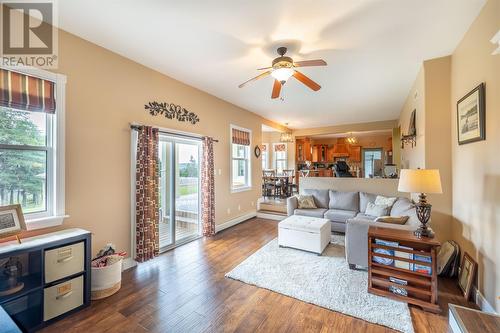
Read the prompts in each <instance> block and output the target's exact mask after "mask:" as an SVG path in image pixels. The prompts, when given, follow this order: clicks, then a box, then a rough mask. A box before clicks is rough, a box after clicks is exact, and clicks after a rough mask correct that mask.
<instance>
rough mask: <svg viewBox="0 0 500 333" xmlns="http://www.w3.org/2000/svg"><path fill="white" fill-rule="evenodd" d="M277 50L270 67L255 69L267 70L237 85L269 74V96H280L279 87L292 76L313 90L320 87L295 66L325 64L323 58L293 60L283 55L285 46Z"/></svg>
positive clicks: (243, 84)
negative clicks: (272, 79)
mask: <svg viewBox="0 0 500 333" xmlns="http://www.w3.org/2000/svg"><path fill="white" fill-rule="evenodd" d="M277 51H278V54H279V57H277V58H275V59H274V60H273V63H272V66H271V67H263V68H258V69H257V70H267V71H265V72H264V73H262V74H260V75H257V76H256V77H254V78H251V79H250V80H248V81H245V82H243V83H242V84H240V85H239V86H238V87H239V88H243V87H244V86H245V85H246V84H247V83H250V82H252V81H256V80H259V79H262V78H264V77H266V76H269V75H271V76H272V77H273V78H274V84H273V92H272V94H271V98H278V97H279V96H280V93H281V87H282V86H283V85H284V84H285V83H286V81H287V80H288V79H289V78H290V77H292V76H293V77H294V78H296V79H297V80H299V81H300V82H302V83H303V84H305V85H306V86H308V87H309V88H311V89H312V90H314V91H318V90H320V89H321V86H320V85H319V84H317V83H316V82H314V81H313V80H311V79H310V78H308V77H307V76H305V75H304V74H302V73H301V72H299V71H298V70H296V69H295V68H296V67H307V66H326V61H324V60H323V59H317V60H304V61H297V62H294V61H293V59H292V58H290V57H286V56H285V53H286V51H287V48H286V47H283V46H282V47H279V48H278V50H277Z"/></svg>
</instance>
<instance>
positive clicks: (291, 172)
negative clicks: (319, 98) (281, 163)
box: [283, 169, 298, 196]
mask: <svg viewBox="0 0 500 333" xmlns="http://www.w3.org/2000/svg"><path fill="white" fill-rule="evenodd" d="M283 175H285V176H287V178H288V184H287V189H286V194H287V196H292V195H293V193H294V192H296V193H298V186H297V184H296V183H295V181H294V180H295V169H287V170H283Z"/></svg>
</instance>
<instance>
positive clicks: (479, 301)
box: [472, 287, 496, 314]
mask: <svg viewBox="0 0 500 333" xmlns="http://www.w3.org/2000/svg"><path fill="white" fill-rule="evenodd" d="M473 288H474V289H473V290H472V293H473V295H474V302H475V303H476V305H477V306H479V308H480V309H481V311H484V312H488V313H494V314H496V311H495V308H493V306H492V305H491V304H490V303H489V302H488V301H487V300H486V298H485V297H484V295H483V294H481V292H480V291H479V289H477V288H476V287H473Z"/></svg>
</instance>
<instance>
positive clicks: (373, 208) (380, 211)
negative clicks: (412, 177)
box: [365, 202, 389, 217]
mask: <svg viewBox="0 0 500 333" xmlns="http://www.w3.org/2000/svg"><path fill="white" fill-rule="evenodd" d="M388 211H389V206H387V205H376V204H374V203H373V202H369V203H368V204H367V205H366V212H365V214H366V215H370V216H376V217H379V216H385V215H387V212H388Z"/></svg>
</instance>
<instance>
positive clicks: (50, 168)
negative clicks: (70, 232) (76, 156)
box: [0, 69, 65, 229]
mask: <svg viewBox="0 0 500 333" xmlns="http://www.w3.org/2000/svg"><path fill="white" fill-rule="evenodd" d="M0 71H1V73H0V74H1V76H2V79H4V80H3V81H2V82H9V84H5V85H2V87H1V88H2V90H3V91H7V92H8V93H6V94H2V96H3V97H1V98H0V100H1V101H0V105H3V106H0V205H12V204H21V207H22V210H23V213H24V215H25V220H26V223H27V225H28V227H29V229H36V228H38V227H47V226H51V225H58V224H61V223H62V220H63V218H64V178H63V177H64V137H63V133H64V132H63V128H62V126H63V125H64V120H63V112H64V108H63V102H64V99H63V98H62V97H61V98H59V99H57V101H56V98H55V96H56V94H55V93H57V96H63V95H59V94H63V93H64V83H65V81H64V76H62V75H57V74H52V73H48V72H45V71H41V70H36V71H35V70H29V71H26V72H23V73H18V72H12V71H8V70H5V69H0ZM32 72H35V73H36V74H37V76H36V77H35V76H33V75H32V74H31V73H32ZM17 82H28V83H27V84H26V85H24V86H21V85H19V86H18V85H16V83H17ZM42 85H43V89H42V88H41V86H42ZM47 85H50V86H47ZM20 87H21V88H20ZM26 87H28V88H26ZM33 87H36V88H38V89H36V91H37V92H33V91H29V90H28V89H29V88H32V90H35V89H33ZM54 89H56V90H57V91H55V92H54V91H53V90H54ZM41 91H42V93H40V92H41ZM47 92H49V93H48V94H49V95H51V96H47ZM23 94H24V95H23ZM40 94H41V95H40ZM16 95H17V96H22V97H20V98H18V100H17V101H15V100H14V96H16ZM7 96H10V97H7ZM25 96H28V97H27V98H26V97H25ZM26 101H31V103H27V102H26ZM36 101H38V102H39V103H40V104H39V105H36ZM42 101H43V102H42ZM56 105H57V112H55V106H56ZM50 106H52V107H53V109H49V107H50ZM56 147H57V149H56Z"/></svg>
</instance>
